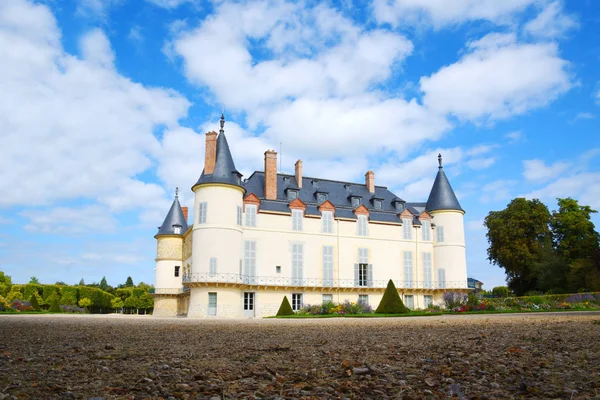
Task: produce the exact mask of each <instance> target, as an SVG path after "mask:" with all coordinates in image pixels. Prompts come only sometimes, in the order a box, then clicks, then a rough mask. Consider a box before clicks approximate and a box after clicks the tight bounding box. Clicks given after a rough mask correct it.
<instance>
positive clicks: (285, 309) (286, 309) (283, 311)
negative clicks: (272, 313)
mask: <svg viewBox="0 0 600 400" xmlns="http://www.w3.org/2000/svg"><path fill="white" fill-rule="evenodd" d="M276 315H277V316H278V317H281V316H283V315H294V310H292V306H291V304H290V302H289V300H288V298H287V296H283V301H282V302H281V306H279V310H278V311H277V314H276Z"/></svg>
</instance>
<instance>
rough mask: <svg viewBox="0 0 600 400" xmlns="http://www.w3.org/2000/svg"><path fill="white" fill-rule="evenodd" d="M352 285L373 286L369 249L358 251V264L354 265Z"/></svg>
mask: <svg viewBox="0 0 600 400" xmlns="http://www.w3.org/2000/svg"><path fill="white" fill-rule="evenodd" d="M354 285H355V286H373V266H372V265H371V264H369V249H363V248H360V249H358V264H354Z"/></svg>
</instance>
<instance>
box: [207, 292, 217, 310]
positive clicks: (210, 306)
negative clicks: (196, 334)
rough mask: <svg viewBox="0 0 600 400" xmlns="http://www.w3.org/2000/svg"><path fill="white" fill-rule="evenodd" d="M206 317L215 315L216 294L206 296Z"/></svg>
mask: <svg viewBox="0 0 600 400" xmlns="http://www.w3.org/2000/svg"><path fill="white" fill-rule="evenodd" d="M208 315H217V294H216V293H209V294H208Z"/></svg>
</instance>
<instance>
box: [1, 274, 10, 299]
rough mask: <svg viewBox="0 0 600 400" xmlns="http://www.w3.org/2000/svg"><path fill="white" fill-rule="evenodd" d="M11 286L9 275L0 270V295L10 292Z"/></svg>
mask: <svg viewBox="0 0 600 400" xmlns="http://www.w3.org/2000/svg"><path fill="white" fill-rule="evenodd" d="M11 287H12V280H11V279H10V276H9V275H5V274H4V272H2V271H0V296H5V297H6V296H7V295H8V293H10V289H11Z"/></svg>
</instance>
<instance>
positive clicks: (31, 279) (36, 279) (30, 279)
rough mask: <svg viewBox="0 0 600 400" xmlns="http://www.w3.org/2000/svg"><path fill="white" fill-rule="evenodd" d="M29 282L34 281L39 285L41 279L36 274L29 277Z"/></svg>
mask: <svg viewBox="0 0 600 400" xmlns="http://www.w3.org/2000/svg"><path fill="white" fill-rule="evenodd" d="M29 283H34V284H36V285H39V284H40V281H39V280H38V278H36V277H35V276H32V277H31V278H29Z"/></svg>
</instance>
